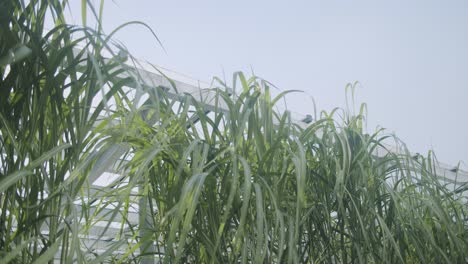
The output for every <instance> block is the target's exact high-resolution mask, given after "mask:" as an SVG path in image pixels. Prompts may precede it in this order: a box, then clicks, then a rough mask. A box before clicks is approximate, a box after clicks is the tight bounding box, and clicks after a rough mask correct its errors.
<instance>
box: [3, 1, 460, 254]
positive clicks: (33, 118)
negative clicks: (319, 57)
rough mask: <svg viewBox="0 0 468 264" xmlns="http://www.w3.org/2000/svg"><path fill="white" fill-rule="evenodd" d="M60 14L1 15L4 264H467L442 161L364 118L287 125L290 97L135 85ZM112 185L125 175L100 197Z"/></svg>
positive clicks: (338, 116)
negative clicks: (104, 177)
mask: <svg viewBox="0 0 468 264" xmlns="http://www.w3.org/2000/svg"><path fill="white" fill-rule="evenodd" d="M83 3H84V4H86V1H83ZM63 8H64V6H63V5H62V4H61V3H59V2H58V1H31V2H30V3H29V4H28V5H26V6H23V3H22V2H21V1H9V2H2V3H1V8H0V10H1V12H4V13H5V14H6V15H3V13H2V16H1V19H2V20H1V21H0V23H1V30H2V31H1V32H0V33H1V43H0V62H1V64H0V70H1V72H0V75H1V83H0V92H1V93H2V95H1V96H0V155H1V163H0V165H1V167H0V203H1V208H0V209H1V211H0V262H2V263H8V262H12V263H31V262H34V261H36V262H38V263H43V262H49V261H53V260H54V259H55V261H57V262H63V263H73V262H77V263H87V262H92V263H102V262H117V263H119V262H120V263H149V262H154V261H160V262H165V263H238V262H242V263H464V262H466V261H467V257H468V254H467V252H468V226H467V225H468V224H467V216H466V212H467V209H468V208H467V204H466V197H465V198H463V197H462V196H461V195H460V192H458V191H454V190H449V189H447V188H446V187H445V186H444V185H443V184H442V183H441V182H440V181H439V179H438V178H437V175H436V171H435V165H436V161H435V159H434V158H433V157H432V156H431V155H429V156H428V157H422V156H420V155H416V156H414V155H412V154H410V153H409V152H408V151H407V150H406V149H405V147H404V144H402V143H400V142H399V141H398V140H397V139H395V138H394V137H389V136H386V135H385V134H384V132H382V131H376V132H375V133H370V134H369V133H367V132H366V130H365V129H364V125H365V107H361V108H360V111H358V113H356V114H353V113H354V112H353V111H352V110H341V109H336V110H334V111H332V112H331V113H326V112H321V113H319V114H317V115H316V116H315V118H314V121H313V122H312V123H311V124H310V125H308V126H307V127H302V126H299V125H297V124H296V123H294V122H293V121H292V119H291V117H290V114H289V113H288V112H280V111H277V110H275V109H276V108H275V105H276V104H277V102H278V101H279V100H282V98H283V97H284V95H285V93H282V94H280V95H278V96H276V97H273V96H272V95H271V93H270V89H271V85H270V84H269V83H268V82H266V81H264V80H262V79H259V78H257V77H255V76H253V77H250V78H248V77H246V76H244V74H242V73H236V74H235V75H234V77H233V83H232V84H227V83H225V82H223V81H221V80H218V79H215V82H214V83H213V89H212V92H213V93H215V94H216V95H215V98H214V100H213V102H215V105H216V107H215V109H211V110H212V111H211V112H208V111H207V109H206V106H205V105H203V104H201V103H199V102H198V101H196V100H195V99H194V98H193V97H191V96H190V95H183V96H180V97H179V98H172V97H169V96H168V94H167V92H166V89H165V88H164V87H158V86H147V85H142V84H141V85H138V83H139V81H140V78H139V76H138V72H135V71H134V70H132V69H131V68H129V67H126V66H125V64H123V63H122V61H121V60H120V59H119V58H118V56H116V57H114V58H113V59H112V58H111V59H104V58H103V56H101V55H100V54H101V50H103V49H107V50H109V52H111V51H112V50H111V49H109V45H110V44H109V43H110V38H109V37H104V36H103V35H102V33H101V32H100V31H99V30H91V29H89V28H86V27H74V26H69V25H67V24H66V23H65V20H64V19H63ZM46 12H51V14H52V15H53V17H54V21H55V24H56V26H55V27H54V28H53V29H52V30H50V31H48V32H47V31H45V30H44V26H43V21H44V17H45V15H46ZM99 13H100V12H98V14H99ZM96 16H97V17H98V19H99V15H96ZM85 17H86V16H85V14H83V18H85ZM83 20H85V19H83ZM75 31H79V32H81V36H83V37H81V38H79V39H78V40H75V39H72V38H71V35H72V34H73V33H76V32H75ZM78 44H79V45H81V46H80V49H79V50H82V51H83V52H82V53H78V54H77V53H76V52H74V50H73V48H75V47H77V45H78ZM83 46H84V48H83ZM86 50H88V51H89V52H85V51H86ZM122 76H124V77H122ZM135 84H137V85H135ZM126 86H133V87H137V91H138V92H137V94H138V96H137V98H136V99H135V97H134V93H131V92H130V93H129V92H128V89H126V88H125V87H126ZM176 88H177V87H176ZM102 116H106V118H104V119H102ZM386 142H387V143H391V144H396V145H400V147H401V148H402V149H403V151H401V152H398V153H395V152H392V151H385V149H386V146H387V145H386V144H385V143H386ZM377 150H378V151H377ZM378 153H380V154H378ZM382 153H383V154H382ZM105 171H112V172H114V173H116V175H118V176H117V177H114V179H113V180H112V181H111V182H108V183H107V184H106V186H104V187H96V186H93V185H92V182H93V180H94V179H95V178H96V177H98V176H100V175H101V174H102V173H103V172H105ZM462 193H463V192H462ZM464 199H465V200H464ZM135 212H139V217H137V219H136V220H135V214H136V213H135ZM137 216H138V214H137ZM116 230H117V231H116ZM104 242H105V243H104ZM102 245H104V246H102ZM98 249H99V250H98Z"/></svg>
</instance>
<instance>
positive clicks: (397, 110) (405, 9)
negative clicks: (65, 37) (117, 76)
mask: <svg viewBox="0 0 468 264" xmlns="http://www.w3.org/2000/svg"><path fill="white" fill-rule="evenodd" d="M79 2H81V1H73V5H72V12H73V16H74V19H75V21H76V23H80V22H81V11H80V6H79ZM131 20H140V21H143V22H146V23H147V24H148V25H149V26H151V27H152V28H153V29H154V30H155V31H156V33H157V35H158V37H159V38H160V39H161V41H162V43H163V45H164V47H165V49H166V50H167V53H165V52H164V51H163V50H162V49H161V47H160V46H159V45H158V44H157V42H156V41H155V40H154V38H153V37H152V36H151V34H150V33H149V32H148V31H147V30H146V29H144V28H143V27H139V26H130V27H128V28H126V29H124V30H122V31H121V32H120V33H118V34H117V35H116V38H117V39H119V40H121V41H122V42H124V43H125V44H126V46H127V48H128V49H129V50H130V51H131V53H132V54H133V55H134V56H135V57H137V58H141V59H144V60H147V61H149V62H151V63H154V64H157V65H160V66H164V67H166V68H169V69H172V70H175V71H177V72H180V73H184V74H186V75H189V76H191V77H193V78H196V79H200V80H203V81H206V82H210V81H211V79H212V77H213V76H219V77H222V76H223V72H224V74H225V75H226V76H227V77H228V78H230V77H231V76H232V74H233V72H235V71H238V70H243V71H245V72H246V73H248V74H250V73H251V69H253V70H254V72H255V74H256V75H258V76H260V77H262V78H264V79H266V80H268V81H270V82H272V83H274V84H275V85H276V86H278V87H279V88H280V89H281V90H291V89H299V90H303V91H305V94H296V95H292V96H288V97H287V102H288V108H289V109H291V110H292V111H294V112H299V113H302V114H308V113H311V112H313V107H312V103H311V100H310V99H308V98H309V97H310V96H312V97H313V98H314V99H315V101H316V103H317V107H318V109H323V110H327V111H329V110H331V109H332V108H334V107H344V106H345V89H344V87H345V86H346V84H347V83H349V82H354V81H359V82H360V84H361V85H360V86H359V87H358V89H357V91H356V92H357V96H356V99H357V101H358V102H365V103H367V106H368V110H369V115H368V118H369V120H368V130H369V132H372V131H374V130H375V128H376V127H377V126H380V127H384V128H386V129H387V130H386V132H387V133H393V132H394V133H395V134H396V135H397V136H398V137H400V138H401V139H402V140H403V141H405V142H406V144H407V145H408V147H409V148H410V150H411V151H412V152H419V153H422V154H426V153H427V151H428V150H429V149H434V150H435V153H436V155H437V157H438V159H439V161H442V162H445V163H449V164H453V165H455V164H456V163H457V162H458V161H463V162H464V163H465V165H463V166H462V167H464V168H466V167H467V164H468V138H467V135H468V133H467V130H468V124H467V119H465V118H466V116H467V115H468V102H467V101H468V1H464V0H460V1H452V0H444V1H442V0H441V1H427V0H426V1H414V0H413V1H403V0H392V1H292V0H291V1H254V0H251V1H230V2H228V1H214V0H213V1H206V0H202V1H149V0H147V1H143V0H135V1H123V0H114V1H106V6H105V10H104V25H105V31H106V32H107V33H109V32H110V31H111V29H113V28H115V27H116V26H118V25H120V24H122V23H124V22H128V21H131Z"/></svg>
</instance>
